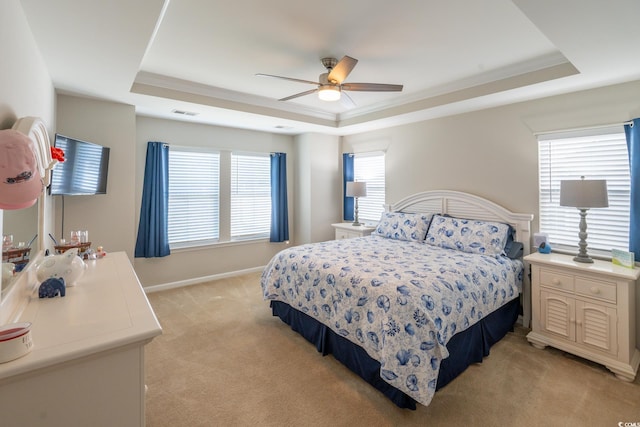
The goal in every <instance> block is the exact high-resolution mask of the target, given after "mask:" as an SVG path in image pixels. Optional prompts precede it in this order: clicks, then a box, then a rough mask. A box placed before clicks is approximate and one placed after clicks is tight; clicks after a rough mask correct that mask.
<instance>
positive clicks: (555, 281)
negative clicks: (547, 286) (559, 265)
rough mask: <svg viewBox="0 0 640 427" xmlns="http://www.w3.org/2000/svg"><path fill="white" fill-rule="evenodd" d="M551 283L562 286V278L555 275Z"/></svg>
mask: <svg viewBox="0 0 640 427" xmlns="http://www.w3.org/2000/svg"><path fill="white" fill-rule="evenodd" d="M551 283H552V284H554V285H556V286H560V285H561V284H562V282H561V281H560V279H558V278H557V277H554V278H553V279H551Z"/></svg>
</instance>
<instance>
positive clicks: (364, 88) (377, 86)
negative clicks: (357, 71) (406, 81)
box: [341, 83, 403, 92]
mask: <svg viewBox="0 0 640 427" xmlns="http://www.w3.org/2000/svg"><path fill="white" fill-rule="evenodd" d="M341 87H342V90H353V91H360V92H402V88H403V86H402V85H388V84H384V83H345V84H343V85H341Z"/></svg>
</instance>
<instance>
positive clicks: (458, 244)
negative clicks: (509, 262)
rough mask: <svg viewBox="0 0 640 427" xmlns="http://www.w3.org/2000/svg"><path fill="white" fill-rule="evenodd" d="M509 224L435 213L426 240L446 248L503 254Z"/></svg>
mask: <svg viewBox="0 0 640 427" xmlns="http://www.w3.org/2000/svg"><path fill="white" fill-rule="evenodd" d="M508 235H509V225H507V224H502V223H500V222H489V221H476V220H470V219H461V218H453V217H445V216H442V215H435V216H434V217H433V220H432V222H431V227H430V228H429V232H428V233H427V238H426V242H427V243H430V244H432V245H435V246H440V247H442V248H447V249H456V250H459V251H462V252H468V253H472V254H484V255H491V256H499V255H504V247H505V244H506V242H507V236H508Z"/></svg>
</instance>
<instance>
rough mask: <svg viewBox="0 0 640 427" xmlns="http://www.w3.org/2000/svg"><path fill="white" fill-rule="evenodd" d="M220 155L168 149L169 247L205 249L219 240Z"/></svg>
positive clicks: (210, 152) (182, 149)
mask: <svg viewBox="0 0 640 427" xmlns="http://www.w3.org/2000/svg"><path fill="white" fill-rule="evenodd" d="M219 205H220V154H219V153H218V152H214V151H203V150H201V149H200V150H197V151H196V150H191V149H188V148H184V147H174V146H171V147H170V148H169V224H168V227H169V244H170V246H171V247H172V248H174V247H186V246H196V245H205V244H208V243H213V242H216V241H217V240H218V238H219Z"/></svg>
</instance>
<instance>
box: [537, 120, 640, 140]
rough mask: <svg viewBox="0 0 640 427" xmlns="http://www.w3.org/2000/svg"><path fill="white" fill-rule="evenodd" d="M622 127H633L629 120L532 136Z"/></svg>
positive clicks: (551, 131)
mask: <svg viewBox="0 0 640 427" xmlns="http://www.w3.org/2000/svg"><path fill="white" fill-rule="evenodd" d="M624 125H629V126H631V127H633V120H629V121H626V122H622V123H611V124H608V125H596V126H587V127H582V128H574V129H563V130H550V131H544V132H534V133H533V135H534V136H538V135H549V134H554V133H564V132H579V131H583V130H595V129H604V128H610V127H614V126H624Z"/></svg>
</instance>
